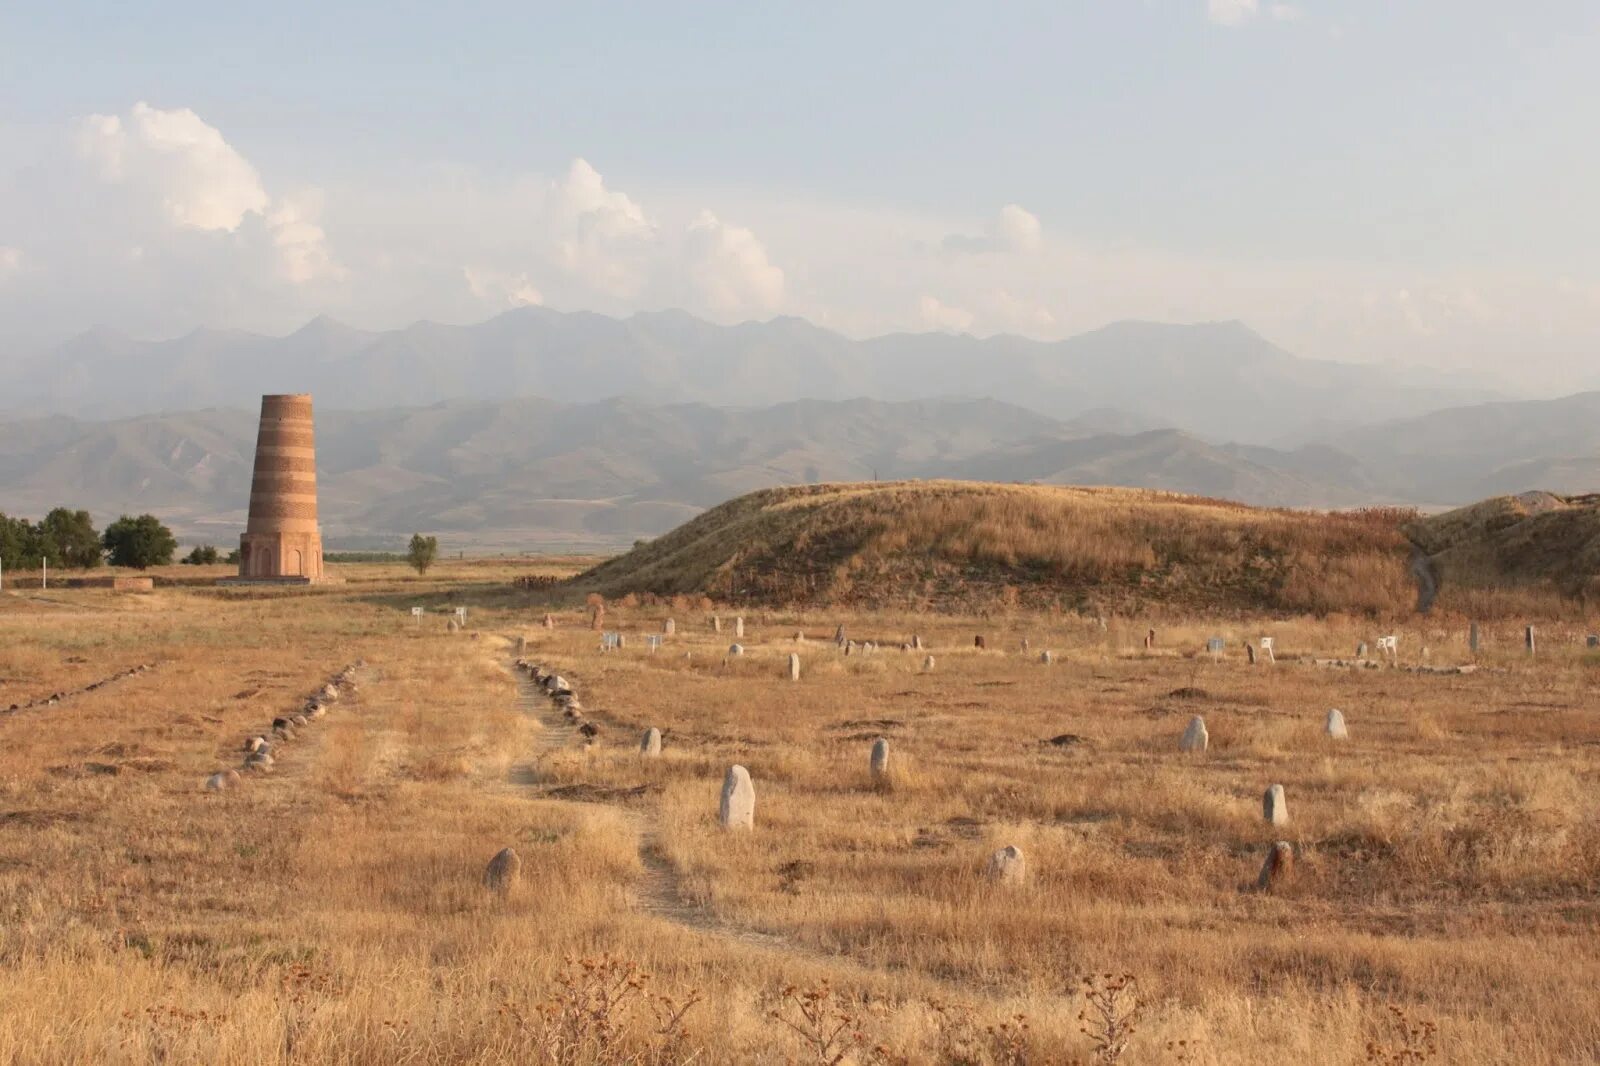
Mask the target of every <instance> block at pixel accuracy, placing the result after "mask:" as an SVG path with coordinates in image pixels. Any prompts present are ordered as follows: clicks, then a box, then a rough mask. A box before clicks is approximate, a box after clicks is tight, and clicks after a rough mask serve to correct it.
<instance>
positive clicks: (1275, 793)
mask: <svg viewBox="0 0 1600 1066" xmlns="http://www.w3.org/2000/svg"><path fill="white" fill-rule="evenodd" d="M1261 817H1262V818H1264V819H1266V821H1268V822H1269V823H1271V824H1272V825H1288V824H1289V801H1288V799H1286V798H1285V796H1284V794H1283V786H1282V785H1273V786H1272V787H1271V788H1269V789H1267V790H1266V791H1265V792H1263V793H1262V794H1261Z"/></svg>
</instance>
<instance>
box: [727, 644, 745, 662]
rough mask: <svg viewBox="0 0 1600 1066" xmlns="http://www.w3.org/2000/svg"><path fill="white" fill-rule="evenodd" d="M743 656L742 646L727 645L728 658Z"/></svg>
mask: <svg viewBox="0 0 1600 1066" xmlns="http://www.w3.org/2000/svg"><path fill="white" fill-rule="evenodd" d="M743 654H744V645H743V644H730V645H728V657H729V658H731V659H737V658H738V657H739V656H741V655H743Z"/></svg>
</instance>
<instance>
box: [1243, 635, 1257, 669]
mask: <svg viewBox="0 0 1600 1066" xmlns="http://www.w3.org/2000/svg"><path fill="white" fill-rule="evenodd" d="M1244 657H1245V660H1246V661H1248V662H1249V663H1250V665H1251V666H1254V665H1255V664H1256V646H1255V645H1254V644H1251V643H1250V642H1249V641H1245V644H1244Z"/></svg>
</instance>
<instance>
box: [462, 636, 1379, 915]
mask: <svg viewBox="0 0 1600 1066" xmlns="http://www.w3.org/2000/svg"><path fill="white" fill-rule="evenodd" d="M790 658H791V667H792V668H793V669H794V670H795V675H796V676H798V669H797V668H796V667H794V661H795V658H796V657H794V656H791V657H790ZM516 665H517V668H518V669H520V670H522V671H524V672H525V673H526V674H527V675H528V677H529V678H530V679H532V680H533V681H534V683H536V684H537V685H539V686H540V688H542V689H543V690H544V693H545V695H546V696H548V697H549V698H550V700H551V701H552V702H553V703H555V704H556V705H558V706H560V707H561V708H562V710H563V713H564V714H565V715H566V717H567V718H568V719H569V720H573V721H577V722H579V723H581V725H580V727H579V731H580V732H582V733H583V734H584V736H585V737H588V738H590V739H593V738H594V737H595V736H596V735H597V734H598V733H599V729H598V728H597V727H596V726H594V724H593V723H590V722H584V720H583V711H582V705H581V704H580V703H579V701H578V697H577V693H576V692H574V691H573V688H572V685H571V683H570V682H568V681H567V679H566V678H564V677H562V676H561V675H560V674H557V673H555V672H554V671H550V670H546V669H544V668H543V667H541V666H538V665H537V664H535V663H532V662H529V661H528V660H527V659H522V658H519V659H518V660H517V663H516ZM1323 728H1324V731H1325V732H1326V734H1327V735H1328V737H1329V738H1331V739H1333V740H1346V739H1348V738H1349V735H1350V734H1349V731H1348V730H1347V729H1346V727H1345V721H1344V714H1343V713H1342V712H1341V711H1339V710H1337V709H1335V710H1331V711H1329V712H1328V716H1327V719H1326V722H1325V724H1324V727H1323ZM1209 742H1210V736H1209V734H1208V733H1207V732H1206V723H1205V720H1204V719H1202V718H1201V717H1200V716H1199V715H1196V716H1195V717H1194V718H1192V719H1190V721H1189V727H1188V728H1187V729H1186V730H1184V734H1183V737H1182V739H1181V740H1180V741H1179V747H1180V749H1181V750H1183V751H1185V752H1203V751H1205V750H1206V746H1207V745H1208V744H1209ZM639 754H640V756H641V757H643V758H647V759H656V758H660V757H661V730H660V729H658V728H656V727H655V726H651V727H650V728H649V729H646V730H645V731H644V735H643V736H642V737H641V738H640V740H639ZM867 766H868V770H869V771H870V772H871V774H872V781H873V783H874V784H875V785H876V784H881V783H883V782H885V781H886V780H887V778H888V776H889V741H888V739H887V738H886V737H879V738H878V739H877V740H875V741H873V744H872V751H871V754H870V755H869V757H868V763H867ZM1261 807H1262V817H1263V819H1264V820H1265V821H1266V822H1267V823H1268V824H1270V825H1275V826H1278V825H1286V824H1288V821H1289V806H1288V801H1287V797H1286V795H1285V793H1284V788H1283V786H1282V785H1272V786H1271V787H1269V788H1268V789H1267V790H1266V792H1265V793H1264V794H1263V795H1262V798H1261ZM755 821H756V786H755V782H754V781H753V780H752V779H751V777H750V771H749V770H748V769H746V768H745V767H743V766H741V765H739V764H737V763H735V764H734V765H733V766H730V767H729V768H728V772H727V774H726V776H725V777H724V778H723V780H722V798H721V801H720V803H719V805H718V810H717V822H718V824H720V825H721V826H722V828H723V829H725V830H730V831H738V830H747V831H748V830H754V829H755ZM1293 870H1294V846H1293V845H1292V844H1290V843H1289V842H1288V841H1284V840H1280V841H1275V842H1274V843H1273V844H1272V845H1271V846H1270V847H1269V848H1268V849H1267V858H1266V862H1265V863H1264V864H1263V865H1262V867H1261V874H1260V876H1259V878H1258V879H1257V885H1258V886H1259V887H1260V888H1261V889H1263V890H1268V889H1271V888H1273V887H1274V886H1276V885H1278V884H1280V883H1282V882H1283V881H1285V880H1286V879H1288V878H1289V877H1290V876H1291V875H1292V873H1293ZM1027 871H1028V866H1027V859H1026V857H1025V856H1024V855H1023V853H1022V849H1021V848H1019V847H1017V846H1016V845H1014V844H1008V845H1006V846H1005V847H1003V848H1000V849H999V850H998V851H996V852H994V853H993V854H992V855H990V856H989V861H988V864H987V866H986V867H985V873H986V875H987V876H988V878H989V879H990V880H992V881H995V882H997V883H1000V884H1006V885H1015V884H1021V883H1022V882H1024V881H1026V880H1027ZM521 872H522V859H521V857H520V856H519V855H518V854H517V853H516V851H515V850H514V849H512V848H502V849H501V850H500V851H499V852H497V853H496V854H495V856H494V858H492V859H490V860H489V865H488V867H487V868H486V869H485V870H484V874H483V883H484V885H485V886H486V887H487V888H490V889H492V890H496V891H503V890H505V889H508V888H509V887H510V886H511V885H512V884H514V883H515V882H516V881H517V879H518V878H519V877H520V876H521Z"/></svg>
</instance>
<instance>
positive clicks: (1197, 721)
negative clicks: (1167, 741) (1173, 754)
mask: <svg viewBox="0 0 1600 1066" xmlns="http://www.w3.org/2000/svg"><path fill="white" fill-rule="evenodd" d="M1210 743H1211V734H1210V733H1208V732H1206V722H1205V719H1204V718H1201V717H1200V716H1199V715H1198V714H1197V715H1195V716H1194V717H1193V718H1191V719H1189V728H1187V729H1185V730H1184V731H1183V739H1182V740H1180V741H1178V750H1179V751H1205V750H1206V748H1207V746H1209V745H1210Z"/></svg>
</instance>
